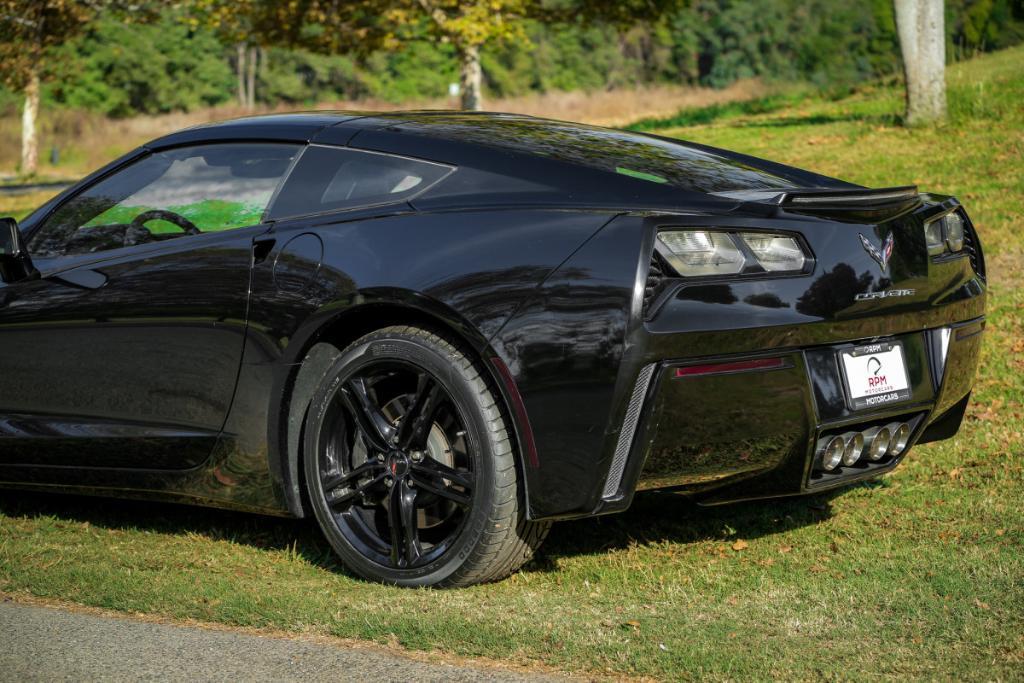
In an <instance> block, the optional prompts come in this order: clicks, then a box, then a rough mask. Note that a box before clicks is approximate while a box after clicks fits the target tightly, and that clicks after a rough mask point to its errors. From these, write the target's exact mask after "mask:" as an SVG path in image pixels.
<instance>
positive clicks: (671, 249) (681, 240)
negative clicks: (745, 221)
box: [658, 229, 807, 277]
mask: <svg viewBox="0 0 1024 683" xmlns="http://www.w3.org/2000/svg"><path fill="white" fill-rule="evenodd" d="M658 241H659V242H660V243H661V248H660V249H659V251H660V252H661V254H662V256H664V257H665V259H666V260H667V261H668V262H669V264H670V265H671V266H672V267H673V268H674V269H675V270H676V272H677V273H679V275H682V276H683V277H700V276H709V275H737V274H740V273H745V274H752V275H753V274H757V273H766V272H767V273H799V272H801V271H803V270H804V267H805V266H806V265H807V255H806V254H805V253H804V250H803V247H802V246H801V245H800V242H799V241H797V239H796V238H795V237H792V236H789V235H783V234H779V233H772V232H739V233H733V232H727V231H724V230H703V229H695V230H663V231H661V232H659V233H658ZM742 245H745V246H746V247H747V250H749V251H748V252H745V250H744V249H742V248H741V246H742ZM748 253H749V254H750V255H748Z"/></svg>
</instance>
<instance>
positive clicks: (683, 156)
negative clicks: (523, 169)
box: [401, 114, 794, 192]
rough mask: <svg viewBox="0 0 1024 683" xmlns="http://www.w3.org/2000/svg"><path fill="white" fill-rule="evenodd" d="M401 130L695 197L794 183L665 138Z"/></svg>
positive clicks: (422, 124) (540, 126) (449, 125)
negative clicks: (603, 173) (673, 189)
mask: <svg viewBox="0 0 1024 683" xmlns="http://www.w3.org/2000/svg"><path fill="white" fill-rule="evenodd" d="M401 128H402V129H403V130H415V131H417V132H422V133H423V134H425V135H428V136H434V137H443V138H447V139H451V140H458V141H466V142H474V143H478V144H481V145H487V146H490V147H500V148H503V149H507V150H510V151H513V152H522V153H525V154H532V155H537V156H541V157H547V158H549V159H556V160H558V161H565V162H568V163H571V164H576V165H580V166H586V167H589V168H594V169H598V170H601V171H607V172H609V173H616V174H619V175H622V176H624V177H629V178H634V179H638V180H643V181H647V182H651V183H655V184H659V185H668V186H670V187H676V188H679V189H682V190H690V191H696V192H727V191H730V190H761V189H764V190H773V189H779V188H785V187H793V185H794V181H793V180H791V179H788V178H785V177H782V176H779V175H775V174H772V173H769V172H767V171H764V170H762V169H759V168H755V167H753V166H750V165H749V164H745V163H743V162H741V161H737V160H735V159H730V158H728V157H725V156H722V155H720V154H715V153H714V152H712V151H709V150H704V149H700V148H698V147H693V146H690V145H686V144H684V143H682V142H676V141H674V140H669V139H665V138H659V137H655V136H651V135H644V134H642V133H633V132H629V131H624V130H615V129H611V128H599V127H596V126H587V125H583V124H578V123H569V122H565V121H549V120H542V119H533V118H530V117H524V116H516V115H501V116H491V117H488V118H487V119H486V120H481V118H480V117H479V116H475V115H472V114H462V115H459V114H454V115H447V116H445V117H444V118H443V119H441V118H440V117H438V118H432V119H431V120H425V121H416V120H413V121H408V122H403V123H402V124H401Z"/></svg>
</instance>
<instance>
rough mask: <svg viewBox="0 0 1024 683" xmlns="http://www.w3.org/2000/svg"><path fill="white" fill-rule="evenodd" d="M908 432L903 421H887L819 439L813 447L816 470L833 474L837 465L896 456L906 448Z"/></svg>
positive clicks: (846, 465) (851, 464) (849, 465)
mask: <svg viewBox="0 0 1024 683" xmlns="http://www.w3.org/2000/svg"><path fill="white" fill-rule="evenodd" d="M910 431H911V430H910V425H909V424H908V423H906V422H890V423H889V424H886V425H883V426H880V427H870V428H868V429H865V430H863V431H859V432H858V431H850V432H845V433H843V434H836V435H832V436H823V437H821V438H820V439H818V443H817V446H816V448H815V452H816V453H817V456H816V460H817V463H816V464H817V469H820V470H824V471H825V472H834V471H835V470H836V469H837V468H839V466H840V465H843V466H845V467H851V466H853V465H856V464H857V463H858V462H860V461H861V460H862V459H865V460H868V461H870V462H878V461H880V460H882V458H885V457H886V456H888V457H896V456H898V455H900V454H902V453H903V452H904V451H905V450H906V449H907V444H908V443H909V442H910Z"/></svg>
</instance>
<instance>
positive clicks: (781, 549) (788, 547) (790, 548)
mask: <svg viewBox="0 0 1024 683" xmlns="http://www.w3.org/2000/svg"><path fill="white" fill-rule="evenodd" d="M779 552H780V553H791V552H793V546H791V545H780V546H779Z"/></svg>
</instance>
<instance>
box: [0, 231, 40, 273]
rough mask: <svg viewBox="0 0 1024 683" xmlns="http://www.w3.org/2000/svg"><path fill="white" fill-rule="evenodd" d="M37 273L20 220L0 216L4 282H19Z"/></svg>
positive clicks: (0, 244) (1, 259)
mask: <svg viewBox="0 0 1024 683" xmlns="http://www.w3.org/2000/svg"><path fill="white" fill-rule="evenodd" d="M36 274H37V271H36V269H35V267H34V266H33V265H32V258H31V257H30V256H29V255H28V251H27V250H26V249H25V243H24V242H22V240H21V231H20V230H18V221H16V220H14V219H13V218H0V277H2V278H3V281H4V282H7V283H11V282H18V281H19V280H25V279H27V278H30V277H33V276H34V275H36Z"/></svg>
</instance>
